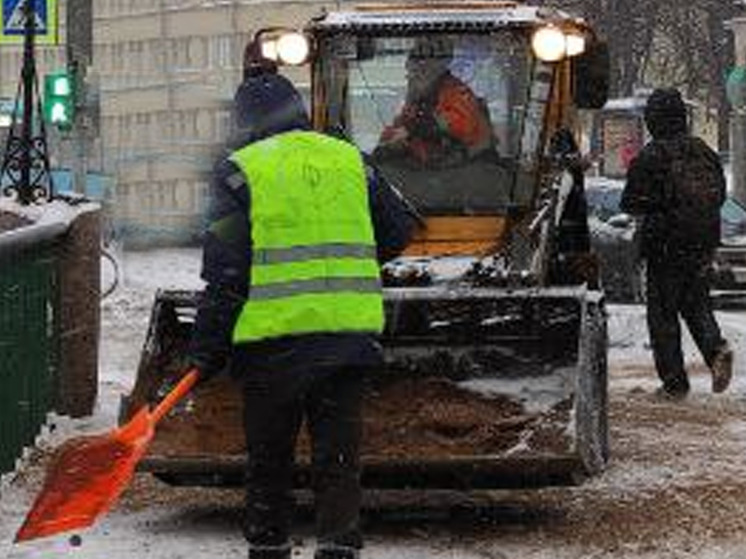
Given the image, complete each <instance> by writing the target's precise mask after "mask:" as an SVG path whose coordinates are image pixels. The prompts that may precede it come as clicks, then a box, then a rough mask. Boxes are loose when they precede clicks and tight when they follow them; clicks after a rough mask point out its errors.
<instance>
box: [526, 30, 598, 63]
mask: <svg viewBox="0 0 746 559" xmlns="http://www.w3.org/2000/svg"><path fill="white" fill-rule="evenodd" d="M531 48H532V49H533V50H534V54H535V55H536V57H537V58H538V59H539V60H543V61H544V62H557V61H558V60H562V59H563V58H564V57H566V56H567V57H571V56H577V55H579V54H582V53H583V52H585V36H584V35H582V34H580V33H577V32H570V33H565V32H563V31H562V30H561V29H560V28H559V27H556V26H554V25H551V24H550V25H546V26H544V27H541V28H539V29H537V30H536V31H535V32H534V35H533V37H532V38H531Z"/></svg>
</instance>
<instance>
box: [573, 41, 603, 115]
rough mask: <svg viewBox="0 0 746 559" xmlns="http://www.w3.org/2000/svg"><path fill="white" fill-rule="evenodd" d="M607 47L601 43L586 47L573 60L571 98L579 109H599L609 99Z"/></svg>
mask: <svg viewBox="0 0 746 559" xmlns="http://www.w3.org/2000/svg"><path fill="white" fill-rule="evenodd" d="M609 73H610V72H609V46H608V45H607V44H606V43H604V42H601V41H594V42H592V43H590V44H589V45H588V48H587V49H586V51H585V52H584V53H583V54H580V55H578V56H577V57H576V58H574V59H573V75H574V82H573V89H574V92H573V98H574V99H575V105H577V107H578V108H580V109H600V108H601V107H603V106H604V105H605V104H606V101H607V100H608V98H609V81H610V79H609Z"/></svg>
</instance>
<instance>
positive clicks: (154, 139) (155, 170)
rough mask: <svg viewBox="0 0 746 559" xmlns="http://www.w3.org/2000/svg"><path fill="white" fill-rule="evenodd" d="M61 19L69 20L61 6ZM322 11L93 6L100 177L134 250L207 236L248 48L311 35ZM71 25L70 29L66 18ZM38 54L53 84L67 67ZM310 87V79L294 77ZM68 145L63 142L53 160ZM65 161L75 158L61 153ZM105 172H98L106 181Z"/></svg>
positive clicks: (6, 66) (5, 66)
mask: <svg viewBox="0 0 746 559" xmlns="http://www.w3.org/2000/svg"><path fill="white" fill-rule="evenodd" d="M60 4H61V5H60V7H59V11H60V14H65V6H64V0H60ZM331 4H334V3H333V2H324V1H319V0H295V1H287V0H262V1H259V0H213V1H208V0H202V1H196V0H94V1H93V14H94V15H93V18H94V23H93V43H94V44H93V62H92V66H91V68H90V70H89V73H88V74H89V81H90V83H91V84H93V85H95V86H96V88H97V89H98V90H99V92H100V95H99V99H100V119H99V122H100V127H99V129H100V132H99V138H98V139H97V140H96V141H95V142H93V143H92V145H91V146H90V152H89V153H88V157H89V167H90V168H93V169H94V170H100V171H102V172H103V173H106V174H108V175H111V176H112V177H113V178H114V181H113V183H114V184H115V187H114V193H113V198H112V200H113V203H112V205H111V207H112V211H113V216H114V222H115V223H116V224H117V226H118V227H119V228H120V230H121V232H122V234H123V235H124V236H125V240H128V241H130V242H132V243H133V244H159V243H173V242H177V243H183V242H190V241H192V240H194V238H195V236H196V234H197V233H198V232H199V230H200V227H201V226H202V222H203V216H204V211H205V207H206V203H207V190H208V184H209V177H210V172H211V169H212V166H213V163H214V159H215V157H216V154H217V153H219V150H220V148H221V146H222V143H223V142H224V140H225V139H226V137H227V135H228V134H229V132H230V129H231V123H232V114H231V109H232V107H231V100H232V97H233V93H234V91H235V89H236V87H237V85H238V83H239V81H240V79H241V69H242V68H241V66H242V57H243V51H244V47H245V45H246V44H247V42H248V41H249V40H250V39H251V38H252V36H253V34H254V32H255V31H256V30H257V29H260V28H262V27H266V26H274V25H287V26H302V25H303V24H304V23H305V22H306V21H307V20H308V19H309V18H310V17H311V16H313V15H315V14H318V13H319V12H320V10H322V9H323V8H324V7H326V6H329V5H331ZM62 19H64V17H62ZM61 34H62V41H61V44H60V46H58V47H43V46H39V47H38V48H37V55H38V70H39V75H40V76H42V75H43V74H44V73H46V72H48V71H52V70H54V69H57V68H60V67H64V65H65V47H64V40H65V26H64V22H61ZM20 65H21V49H20V48H19V47H8V46H3V47H0V97H13V96H14V95H15V88H16V87H17V83H18V76H19V74H20ZM292 77H293V78H294V79H296V81H299V82H301V84H302V82H303V81H304V80H305V81H307V80H308V77H307V73H305V72H298V73H296V74H295V75H294V76H292ZM60 143H62V144H64V138H62V139H60V138H57V137H56V135H53V137H52V141H51V151H52V159H53V163H54V162H55V157H56V155H55V147H59V146H60ZM60 151H61V153H65V152H66V150H65V149H64V146H63V147H62V148H61V149H60ZM96 168H98V169H96Z"/></svg>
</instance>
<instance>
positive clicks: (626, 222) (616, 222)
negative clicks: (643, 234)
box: [606, 213, 634, 229]
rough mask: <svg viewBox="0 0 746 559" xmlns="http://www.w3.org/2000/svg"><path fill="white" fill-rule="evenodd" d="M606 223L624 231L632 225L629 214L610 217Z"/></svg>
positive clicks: (632, 220)
mask: <svg viewBox="0 0 746 559" xmlns="http://www.w3.org/2000/svg"><path fill="white" fill-rule="evenodd" d="M606 223H608V224H609V225H611V226H612V227H615V228H617V229H626V228H627V227H630V226H631V225H632V224H633V223H634V219H632V216H631V215H629V214H626V213H619V214H616V215H612V216H611V217H610V218H609V220H608V221H607V222H606Z"/></svg>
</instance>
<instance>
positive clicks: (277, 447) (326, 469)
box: [244, 367, 363, 557]
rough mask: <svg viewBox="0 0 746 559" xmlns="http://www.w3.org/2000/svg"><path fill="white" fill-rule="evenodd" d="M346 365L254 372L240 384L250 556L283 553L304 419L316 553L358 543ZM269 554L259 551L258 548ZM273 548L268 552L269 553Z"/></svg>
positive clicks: (354, 373)
mask: <svg viewBox="0 0 746 559" xmlns="http://www.w3.org/2000/svg"><path fill="white" fill-rule="evenodd" d="M362 383H363V374H362V372H361V371H360V370H355V369H353V368H348V369H339V368H337V369H335V368H325V369H318V370H299V369H298V368H297V367H296V368H295V369H292V370H287V371H272V372H266V373H263V372H255V373H251V374H249V375H248V377H247V380H246V381H245V385H244V386H245V388H244V406H245V407H244V410H245V411H244V415H245V418H244V419H245V425H244V428H245V434H246V445H247V451H248V466H247V471H246V519H245V525H244V533H245V536H246V539H247V540H248V542H249V547H250V552H251V550H252V549H253V550H255V552H254V553H251V555H250V556H251V557H254V556H256V557H264V556H267V557H283V556H285V555H283V553H282V550H283V549H286V550H287V552H288V556H289V545H288V542H289V535H290V534H289V532H290V528H291V522H292V517H293V509H294V504H295V503H294V500H293V493H292V489H293V470H294V463H295V459H294V455H295V442H296V438H297V435H298V432H299V429H300V427H301V424H302V423H303V421H304V419H305V421H306V423H307V426H308V431H309V434H310V437H311V447H312V480H313V490H314V495H315V505H316V536H317V540H318V551H317V556H322V557H323V556H324V555H323V550H324V549H328V550H330V551H331V552H332V553H333V552H335V551H345V550H349V551H352V552H353V553H354V552H355V551H356V550H357V549H359V548H361V547H362V537H361V534H360V530H359V509H360V499H361V490H360V462H359V456H358V454H359V444H360V434H361V410H360V407H361V392H362ZM263 549H264V550H267V551H268V553H266V554H265V553H263V552H262V550H263ZM273 549H274V550H275V551H276V552H279V554H278V553H276V552H274V553H273V552H272V550H273Z"/></svg>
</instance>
